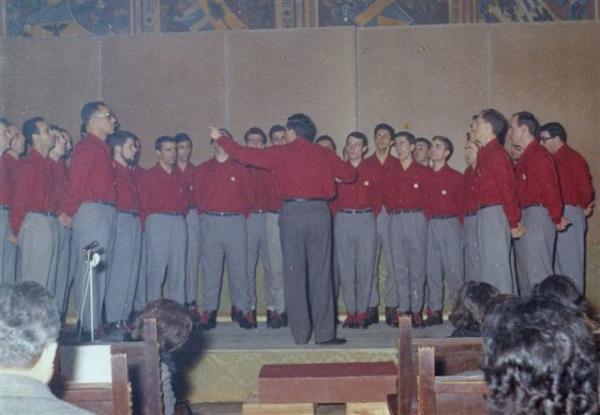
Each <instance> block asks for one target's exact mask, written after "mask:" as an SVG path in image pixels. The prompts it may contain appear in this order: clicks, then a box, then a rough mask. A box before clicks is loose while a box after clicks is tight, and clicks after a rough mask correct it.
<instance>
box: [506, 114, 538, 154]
mask: <svg viewBox="0 0 600 415" xmlns="http://www.w3.org/2000/svg"><path fill="white" fill-rule="evenodd" d="M539 130H540V124H539V122H538V120H537V119H536V118H535V115H533V114H532V113H530V112H527V111H521V112H517V113H515V114H513V116H512V118H511V119H510V128H509V130H508V135H509V137H510V140H511V144H516V145H519V146H521V147H522V148H523V149H525V147H527V145H528V144H529V143H531V142H532V141H534V140H537V138H538V136H539V135H540V132H539Z"/></svg>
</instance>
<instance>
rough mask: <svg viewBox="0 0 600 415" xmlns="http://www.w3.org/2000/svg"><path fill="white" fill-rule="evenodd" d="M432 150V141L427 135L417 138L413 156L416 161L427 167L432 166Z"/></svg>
mask: <svg viewBox="0 0 600 415" xmlns="http://www.w3.org/2000/svg"><path fill="white" fill-rule="evenodd" d="M430 151H431V141H429V140H428V139H426V138H425V137H419V138H417V141H415V151H413V158H414V159H415V161H416V162H417V163H419V164H421V165H423V166H425V167H430V165H431V155H430V154H429V152H430Z"/></svg>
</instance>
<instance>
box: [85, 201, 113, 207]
mask: <svg viewBox="0 0 600 415" xmlns="http://www.w3.org/2000/svg"><path fill="white" fill-rule="evenodd" d="M83 203H97V204H99V205H104V206H115V203H114V202H107V201H106V200H90V201H87V202H83Z"/></svg>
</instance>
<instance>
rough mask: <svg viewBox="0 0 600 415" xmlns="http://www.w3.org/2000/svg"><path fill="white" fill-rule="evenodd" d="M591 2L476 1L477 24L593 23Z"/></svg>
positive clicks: (534, 0)
mask: <svg viewBox="0 0 600 415" xmlns="http://www.w3.org/2000/svg"><path fill="white" fill-rule="evenodd" d="M595 6H596V1H595V0H479V4H478V5H477V14H478V19H479V21H480V22H485V23H498V22H545V21H561V20H593V19H595V18H596V16H595V12H594V10H595Z"/></svg>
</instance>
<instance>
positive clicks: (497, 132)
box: [472, 109, 508, 146]
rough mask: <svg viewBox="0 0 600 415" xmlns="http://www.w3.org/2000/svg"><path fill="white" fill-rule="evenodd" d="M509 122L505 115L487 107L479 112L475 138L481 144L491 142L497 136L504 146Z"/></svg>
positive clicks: (474, 129)
mask: <svg viewBox="0 0 600 415" xmlns="http://www.w3.org/2000/svg"><path fill="white" fill-rule="evenodd" d="M507 130H508V122H507V121H506V118H505V117H504V115H502V114H501V113H500V112H499V111H497V110H495V109H486V110H483V111H481V112H480V113H479V116H478V117H477V120H475V124H474V125H473V137H472V138H473V139H475V140H476V141H478V142H479V143H480V144H481V145H485V144H487V143H489V142H490V141H491V140H493V139H494V138H496V139H497V140H498V142H499V143H500V145H502V146H504V141H505V138H506V131H507Z"/></svg>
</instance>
